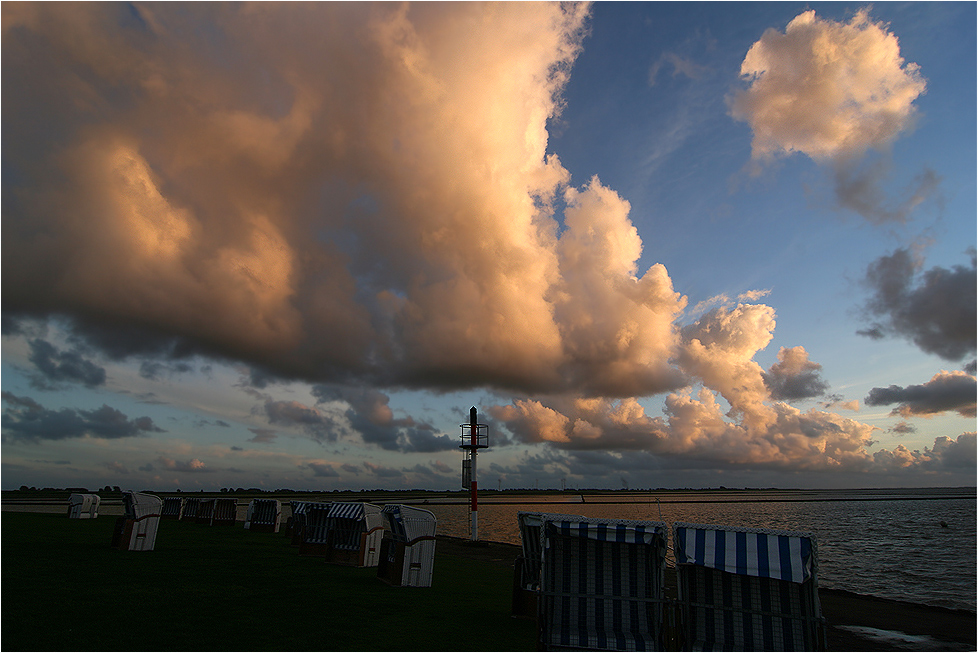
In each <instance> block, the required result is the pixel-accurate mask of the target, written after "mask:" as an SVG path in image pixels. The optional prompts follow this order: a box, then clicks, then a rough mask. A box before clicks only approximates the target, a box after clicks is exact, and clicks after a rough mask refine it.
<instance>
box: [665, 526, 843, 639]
mask: <svg viewBox="0 0 978 653" xmlns="http://www.w3.org/2000/svg"><path fill="white" fill-rule="evenodd" d="M673 548H674V550H675V554H676V567H677V579H678V584H679V602H680V605H681V610H682V617H681V623H682V629H683V632H682V636H683V639H684V641H683V649H684V650H687V651H815V650H825V631H824V628H825V626H824V620H823V619H822V611H821V606H820V604H819V600H818V546H817V542H816V539H815V536H814V535H812V534H809V533H796V532H788V531H772V530H764V529H756V528H727V527H721V526H707V525H702V524H684V523H675V524H673Z"/></svg>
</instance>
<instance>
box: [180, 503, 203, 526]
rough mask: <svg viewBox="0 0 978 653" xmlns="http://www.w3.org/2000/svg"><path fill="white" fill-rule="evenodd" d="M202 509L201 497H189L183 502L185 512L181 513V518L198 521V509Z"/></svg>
mask: <svg viewBox="0 0 978 653" xmlns="http://www.w3.org/2000/svg"><path fill="white" fill-rule="evenodd" d="M199 509H200V499H198V498H196V497H188V498H187V499H185V500H184V502H183V512H182V513H181V514H180V519H181V520H184V521H196V519H197V511H198V510H199Z"/></svg>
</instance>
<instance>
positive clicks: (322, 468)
mask: <svg viewBox="0 0 978 653" xmlns="http://www.w3.org/2000/svg"><path fill="white" fill-rule="evenodd" d="M306 466H307V467H308V468H309V469H311V470H312V473H313V476H319V477H322V478H339V476H340V473H339V472H337V471H336V469H334V468H333V466H332V465H327V464H325V463H309V464H308V465H306Z"/></svg>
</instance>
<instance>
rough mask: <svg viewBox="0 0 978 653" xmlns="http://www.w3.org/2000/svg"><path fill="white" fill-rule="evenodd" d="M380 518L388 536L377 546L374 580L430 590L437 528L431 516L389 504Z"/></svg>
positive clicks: (430, 513) (425, 511)
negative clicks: (382, 519) (378, 579)
mask: <svg viewBox="0 0 978 653" xmlns="http://www.w3.org/2000/svg"><path fill="white" fill-rule="evenodd" d="M381 514H382V515H383V518H384V523H385V525H386V528H387V531H388V532H386V533H384V534H383V539H382V540H381V543H380V556H379V558H378V562H377V577H378V578H380V579H381V580H384V581H385V582H387V583H390V584H391V585H395V586H400V587H431V576H432V570H433V567H434V563H435V528H436V526H437V524H438V521H437V520H436V519H435V515H434V513H432V512H431V511H430V510H424V509H422V508H415V507H413V506H406V505H401V504H389V505H386V506H384V509H383V511H382V513H381Z"/></svg>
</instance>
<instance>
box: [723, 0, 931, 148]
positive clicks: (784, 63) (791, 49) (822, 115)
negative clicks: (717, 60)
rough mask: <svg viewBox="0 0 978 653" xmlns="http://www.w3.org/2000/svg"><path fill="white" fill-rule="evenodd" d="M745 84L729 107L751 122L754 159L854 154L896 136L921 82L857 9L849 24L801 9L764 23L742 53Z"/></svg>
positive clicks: (890, 40)
mask: <svg viewBox="0 0 978 653" xmlns="http://www.w3.org/2000/svg"><path fill="white" fill-rule="evenodd" d="M740 74H741V76H743V77H744V78H745V79H746V80H747V81H748V83H749V86H748V88H747V89H746V90H744V91H741V92H740V93H738V94H737V95H736V96H735V97H734V98H733V99H732V101H731V113H732V115H733V116H734V117H735V118H737V119H739V120H744V121H746V122H749V123H750V125H751V129H752V130H753V132H754V140H753V142H752V149H753V156H754V157H755V158H761V159H763V158H770V157H773V156H775V155H779V154H790V153H792V152H802V153H804V154H806V155H808V156H809V157H811V158H812V159H814V160H816V161H825V160H830V161H832V160H838V159H851V158H856V157H859V156H861V155H862V154H863V153H864V152H865V151H866V150H868V149H871V148H876V149H879V148H881V147H883V146H885V145H886V144H888V143H890V142H891V141H893V139H895V138H896V136H897V135H898V134H899V133H900V132H901V131H902V130H904V129H905V128H906V127H907V126H908V125H909V123H910V120H911V118H912V117H913V115H914V111H915V110H914V107H913V101H914V100H915V99H917V97H918V96H920V95H921V94H922V93H923V92H924V90H925V88H926V83H925V81H924V79H923V77H921V75H920V72H919V69H918V66H917V65H916V64H913V63H905V62H904V59H903V58H902V57H901V56H900V45H899V42H898V41H897V38H896V36H894V35H893V34H891V33H889V32H888V31H887V29H886V26H885V25H883V24H881V23H875V22H873V21H872V20H871V19H870V17H869V14H868V12H867V11H866V10H865V9H864V10H860V11H858V12H857V13H856V15H855V16H853V18H852V19H851V20H850V21H849V23H837V22H835V21H830V20H822V19H819V18H816V16H815V11H814V10H808V11H806V12H804V13H801V14H799V15H798V16H797V17H795V18H794V19H793V20H792V21H791V22H789V23H788V25H787V27H786V28H785V31H784V32H779V31H778V30H776V29H768V30H767V31H765V32H764V35H763V36H762V37H761V39H760V40H759V41H757V42H756V43H754V44H753V45H752V46H751V48H750V50H749V51H748V53H747V56H746V57H745V58H744V62H743V64H742V65H741V69H740Z"/></svg>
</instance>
